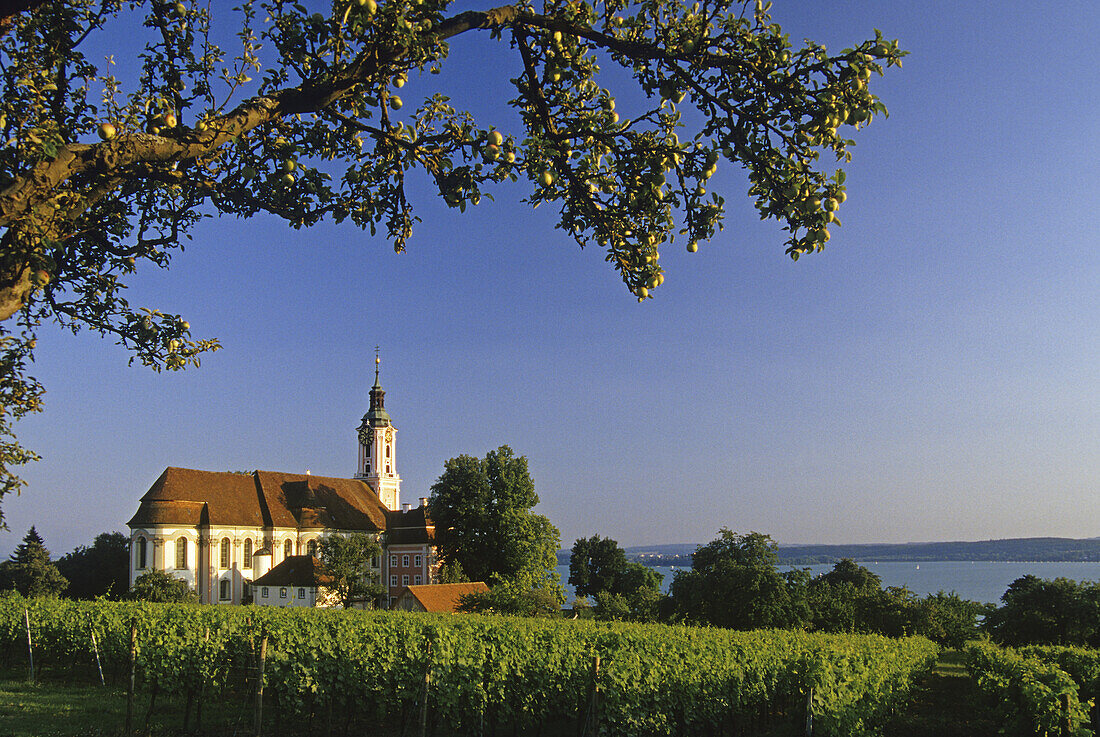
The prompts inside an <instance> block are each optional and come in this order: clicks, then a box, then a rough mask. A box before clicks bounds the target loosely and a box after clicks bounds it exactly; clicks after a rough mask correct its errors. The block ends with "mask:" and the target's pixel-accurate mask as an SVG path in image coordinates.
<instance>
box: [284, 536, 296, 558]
mask: <svg viewBox="0 0 1100 737" xmlns="http://www.w3.org/2000/svg"><path fill="white" fill-rule="evenodd" d="M292 555H294V541H293V540H287V541H286V542H285V543H283V557H284V558H289V557H290V556H292Z"/></svg>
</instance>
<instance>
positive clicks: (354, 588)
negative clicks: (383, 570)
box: [319, 532, 385, 609]
mask: <svg viewBox="0 0 1100 737" xmlns="http://www.w3.org/2000/svg"><path fill="white" fill-rule="evenodd" d="M319 552H320V559H321V568H322V570H323V571H324V574H325V575H327V576H330V577H331V578H332V583H331V584H330V586H331V587H332V589H333V590H334V591H335V592H336V595H337V596H338V597H339V599H340V603H341V604H343V606H344V608H345V609H347V608H349V607H350V606H351V605H352V604H353V603H356V602H369V603H371V604H372V605H373V604H374V603H375V602H377V601H378V599H379V598H381V596H382V595H383V594H384V593H385V590H384V589H383V588H382V586H381V584H380V583H379V580H378V572H377V571H375V570H373V569H372V568H371V566H370V563H371V558H374V557H376V556H379V555H381V554H382V547H381V546H380V545H379V544H378V541H377V540H375V539H374V538H373V537H371V536H370V535H365V534H363V533H361V532H357V533H353V534H350V535H326V536H325V537H322V538H321V544H320V551H319Z"/></svg>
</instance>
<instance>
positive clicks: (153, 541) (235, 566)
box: [130, 526, 378, 604]
mask: <svg viewBox="0 0 1100 737" xmlns="http://www.w3.org/2000/svg"><path fill="white" fill-rule="evenodd" d="M350 532H352V531H351V530H334V531H331V533H332V534H348V533H350ZM322 534H330V533H329V531H322V530H312V529H311V530H298V529H295V528H289V527H275V528H266V529H264V528H261V527H219V526H211V527H209V528H197V527H177V526H157V527H135V528H133V529H131V531H130V585H131V586H132V585H133V584H134V581H135V579H137V577H138V576H140V575H141V574H143V573H146V572H148V571H151V570H157V571H164V572H165V573H168V574H170V575H173V576H176V577H178V578H182V579H183V580H184V581H187V583H188V585H190V586H191V587H192V588H193V589H195V590H196V591H197V592H198V594H199V600H200V601H201V602H202V603H204V604H240V603H241V600H242V598H243V597H244V592H245V586H246V584H247V583H248V582H249V581H251V580H252V579H253V578H255V577H256V576H255V570H254V568H253V564H252V562H251V561H250V560H246V557H247V556H245V541H251V542H252V550H251V552H252V553H255V552H257V551H258V550H260V549H262V548H264V547H266V548H268V549H269V550H271V565H272V567H274V566H276V565H278V564H279V563H281V562H283V560H285V559H286V557H287V555H305V554H307V553H309V552H310V550H311V547H312V546H311V543H312V544H313V545H316V541H317V540H318V539H319V538H320V537H321V536H322ZM181 539H183V540H184V541H185V543H184V545H185V547H186V562H185V565H184V566H183V567H182V568H181V567H178V566H177V563H178V562H180V561H178V559H177V555H178V549H179V545H180V540H181ZM142 540H144V541H145V544H144V566H142V565H141V564H142V562H143V561H142V560H141V558H142V551H141V549H142V544H141V541H142ZM222 540H228V541H229V546H228V547H229V551H228V552H229V555H228V565H225V563H226V561H225V559H224V557H223V555H222V550H221V545H222ZM288 545H289V551H288V549H287V548H288ZM375 570H378V569H375Z"/></svg>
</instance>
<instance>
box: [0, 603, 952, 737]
mask: <svg viewBox="0 0 1100 737" xmlns="http://www.w3.org/2000/svg"><path fill="white" fill-rule="evenodd" d="M24 607H26V608H27V609H28V615H29V619H30V621H31V638H32V642H33V645H34V648H35V658H36V660H37V661H39V662H42V663H45V664H46V665H47V666H49V665H51V664H52V665H53V666H54V667H55V668H57V667H60V666H61V665H62V664H69V663H91V662H94V661H93V659H94V653H93V651H92V638H91V634H92V632H95V635H96V640H97V642H98V647H99V655H100V659H101V661H102V663H103V667H104V670H105V671H106V672H107V673H108V674H109V675H112V674H113V676H114V677H116V678H120V677H121V675H122V674H123V673H127V674H128V673H129V670H128V669H129V637H130V630H131V626H133V625H136V627H137V631H138V637H137V640H138V643H139V644H138V648H137V654H136V658H135V664H136V672H137V677H138V679H139V681H140V682H141V683H142V684H143V686H144V687H145V688H146V689H150V690H155V692H157V693H175V694H179V695H183V696H195V695H197V694H199V693H202V694H205V695H206V696H207V697H209V696H212V695H216V694H219V693H222V694H229V693H232V692H234V691H235V690H236V691H239V690H240V689H242V688H244V686H245V683H244V682H243V680H242V676H241V675H240V674H243V673H247V672H249V671H248V669H249V667H250V666H251V665H252V664H254V663H255V658H256V653H257V650H258V643H259V640H260V638H261V637H263V636H266V637H267V638H268V645H267V658H266V667H265V686H264V695H265V699H267V698H272V699H273V704H272V707H271V709H272V710H277V711H278V713H279V714H281V715H283V717H284V718H293V717H294V716H295V715H297V716H300V717H304V716H308V715H309V714H311V713H321V710H325V709H337V710H339V712H340V713H348V714H355V715H356V718H357V719H359V720H370V721H372V722H374V723H380V724H397V723H401V722H402V720H404V719H407V718H408V716H409V714H410V713H411V712H412V710H413V709H415V708H416V705H417V704H418V699H420V698H421V695H422V693H423V685H424V682H425V676H426V674H430V682H431V691H430V697H429V701H428V703H429V706H430V707H431V709H432V711H433V713H434V714H436V715H437V718H438V719H439V720H440V721H441V722H442V723H445V724H446V725H447V730H448V731H453V732H454V733H456V734H472V733H478V732H480V731H481V730H482V729H484V727H485V725H487V724H498V725H509V726H511V727H513V728H516V729H519V730H520V731H521V732H522V731H524V730H526V729H528V728H531V727H534V726H536V725H539V724H543V723H547V722H555V721H558V722H560V721H563V720H567V719H575V718H577V715H578V714H579V713H582V712H583V711H584V709H585V708H586V704H589V703H590V701H591V697H592V694H593V690H594V687H595V686H596V685H597V683H596V680H595V679H596V678H597V677H596V676H595V675H594V672H593V668H592V664H593V661H594V657H595V656H597V655H598V656H599V657H600V659H601V668H600V671H599V675H598V686H599V694H600V696H599V698H600V707H599V708H600V713H601V718H602V724H604V725H605V731H606V729H607V728H608V727H609V728H610V729H611V733H612V734H621V735H643V734H644V735H671V734H713V733H717V732H719V731H721V732H729V731H743V730H745V729H747V728H751V727H753V726H759V725H760V724H761V723H762V722H764V723H766V722H777V721H783V720H786V721H792V722H793V721H799V720H801V719H803V718H804V715H805V709H806V707H807V701H808V699H812V709H813V713H814V733H815V734H821V735H840V734H854V733H860V732H866V731H867V730H869V729H872V728H873V726H874V724H875V723H877V721H878V720H879V719H880V718H881V717H882V715H883V714H884V713H885V712H887V711H889V710H891V709H893V708H895V707H896V706H897V705H898V704H899V702H900V700H901V699H903V698H904V696H905V694H906V692H907V690H908V688H909V686H910V683H911V682H912V680H913V679H914V677H915V676H916V675H918V674H919V673H922V672H924V671H925V670H926V669H927V668H929V667H931V664H932V662H933V661H934V659H935V657H936V654H937V652H938V648H937V646H936V645H934V644H933V643H931V642H929V641H927V640H924V639H922V638H911V639H902V640H894V639H888V638H885V637H879V636H874V635H821V634H806V633H802V632H788V631H770V630H769V631H757V632H734V631H729V630H719V629H697V628H687V627H671V626H664V625H637V624H621V623H611V624H609V623H598V622H591V621H561V620H539V619H519V618H504V617H482V616H476V615H456V616H435V615H415V614H405V613H399V612H361V611H326V610H311V609H297V610H289V609H278V608H274V607H272V608H266V607H263V608H259V607H210V606H207V607H200V606H181V605H158V604H147V603H120V602H105V601H100V602H72V601H63V600H37V601H22V600H17V599H8V600H0V648H3V650H2V652H3V654H4V657H6V658H7V659H8V661H9V665H11V664H13V663H14V661H15V660H16V659H18V658H19V657H25V656H26V639H25V638H26V629H25V623H24ZM811 694H812V696H810V695H811ZM265 711H266V708H265Z"/></svg>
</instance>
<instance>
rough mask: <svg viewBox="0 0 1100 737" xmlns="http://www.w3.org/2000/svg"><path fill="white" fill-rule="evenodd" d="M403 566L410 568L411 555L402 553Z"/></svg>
mask: <svg viewBox="0 0 1100 737" xmlns="http://www.w3.org/2000/svg"><path fill="white" fill-rule="evenodd" d="M401 567H402V568H408V567H409V556H407V555H402V556H401Z"/></svg>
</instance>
